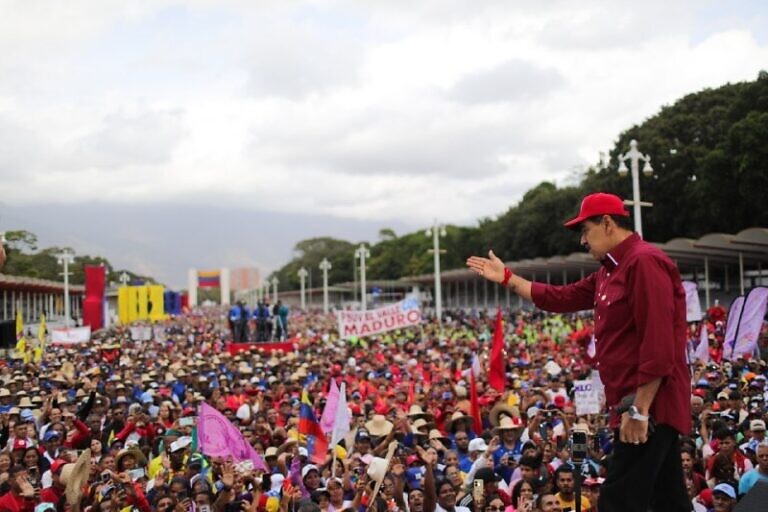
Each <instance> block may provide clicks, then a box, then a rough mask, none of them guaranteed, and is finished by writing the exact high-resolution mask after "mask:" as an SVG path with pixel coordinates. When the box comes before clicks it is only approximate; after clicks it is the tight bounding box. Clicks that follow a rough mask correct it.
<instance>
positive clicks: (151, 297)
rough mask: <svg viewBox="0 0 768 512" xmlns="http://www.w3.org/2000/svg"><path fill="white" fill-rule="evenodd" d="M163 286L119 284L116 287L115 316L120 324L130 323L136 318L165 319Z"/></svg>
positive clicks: (154, 320) (155, 320)
mask: <svg viewBox="0 0 768 512" xmlns="http://www.w3.org/2000/svg"><path fill="white" fill-rule="evenodd" d="M164 293H165V288H164V287H163V286H160V285H150V286H143V285H142V286H121V287H120V288H118V289H117V316H118V318H119V319H120V323H121V324H124V325H126V324H130V323H131V322H135V321H137V320H151V321H153V322H157V321H160V320H165V318H166V317H167V315H166V314H165V304H164V302H163V301H164V297H163V294H164ZM150 303H151V304H152V306H151V310H150Z"/></svg>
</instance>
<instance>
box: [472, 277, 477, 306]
mask: <svg viewBox="0 0 768 512" xmlns="http://www.w3.org/2000/svg"><path fill="white" fill-rule="evenodd" d="M472 283H473V285H474V289H475V309H477V278H475V279H473V280H472Z"/></svg>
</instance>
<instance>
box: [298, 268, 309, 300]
mask: <svg viewBox="0 0 768 512" xmlns="http://www.w3.org/2000/svg"><path fill="white" fill-rule="evenodd" d="M298 274H299V285H300V287H301V309H302V310H305V309H307V299H306V297H305V295H304V294H305V292H306V290H305V288H304V280H305V279H307V276H308V275H309V272H307V269H305V268H304V267H301V268H300V269H299V272H298Z"/></svg>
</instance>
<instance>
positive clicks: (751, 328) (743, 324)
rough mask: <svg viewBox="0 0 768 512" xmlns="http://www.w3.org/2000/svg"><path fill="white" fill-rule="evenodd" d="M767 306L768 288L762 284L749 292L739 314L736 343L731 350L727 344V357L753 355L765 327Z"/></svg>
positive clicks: (734, 357) (725, 352)
mask: <svg viewBox="0 0 768 512" xmlns="http://www.w3.org/2000/svg"><path fill="white" fill-rule="evenodd" d="M766 307H768V288H765V287H763V286H760V287H758V288H755V289H753V290H752V291H751V292H749V293H748V294H747V298H746V299H745V300H744V307H743V308H742V311H741V315H740V316H739V325H738V327H737V329H736V335H735V337H734V343H733V345H732V346H731V350H728V346H727V345H726V349H725V351H724V354H728V357H727V359H731V360H733V359H736V358H738V357H739V356H750V355H752V353H753V352H754V351H755V349H756V348H757V340H758V339H759V338H760V331H761V330H762V328H763V320H764V319H765V310H766ZM729 320H730V318H729Z"/></svg>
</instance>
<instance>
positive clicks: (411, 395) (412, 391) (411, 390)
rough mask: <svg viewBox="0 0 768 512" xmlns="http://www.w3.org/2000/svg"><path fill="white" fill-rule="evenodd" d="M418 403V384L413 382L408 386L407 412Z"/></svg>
mask: <svg viewBox="0 0 768 512" xmlns="http://www.w3.org/2000/svg"><path fill="white" fill-rule="evenodd" d="M415 401H416V383H415V382H414V381H413V380H411V383H410V384H408V400H407V401H406V403H405V405H406V410H408V409H410V407H411V406H412V405H413V403H414V402H415Z"/></svg>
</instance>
